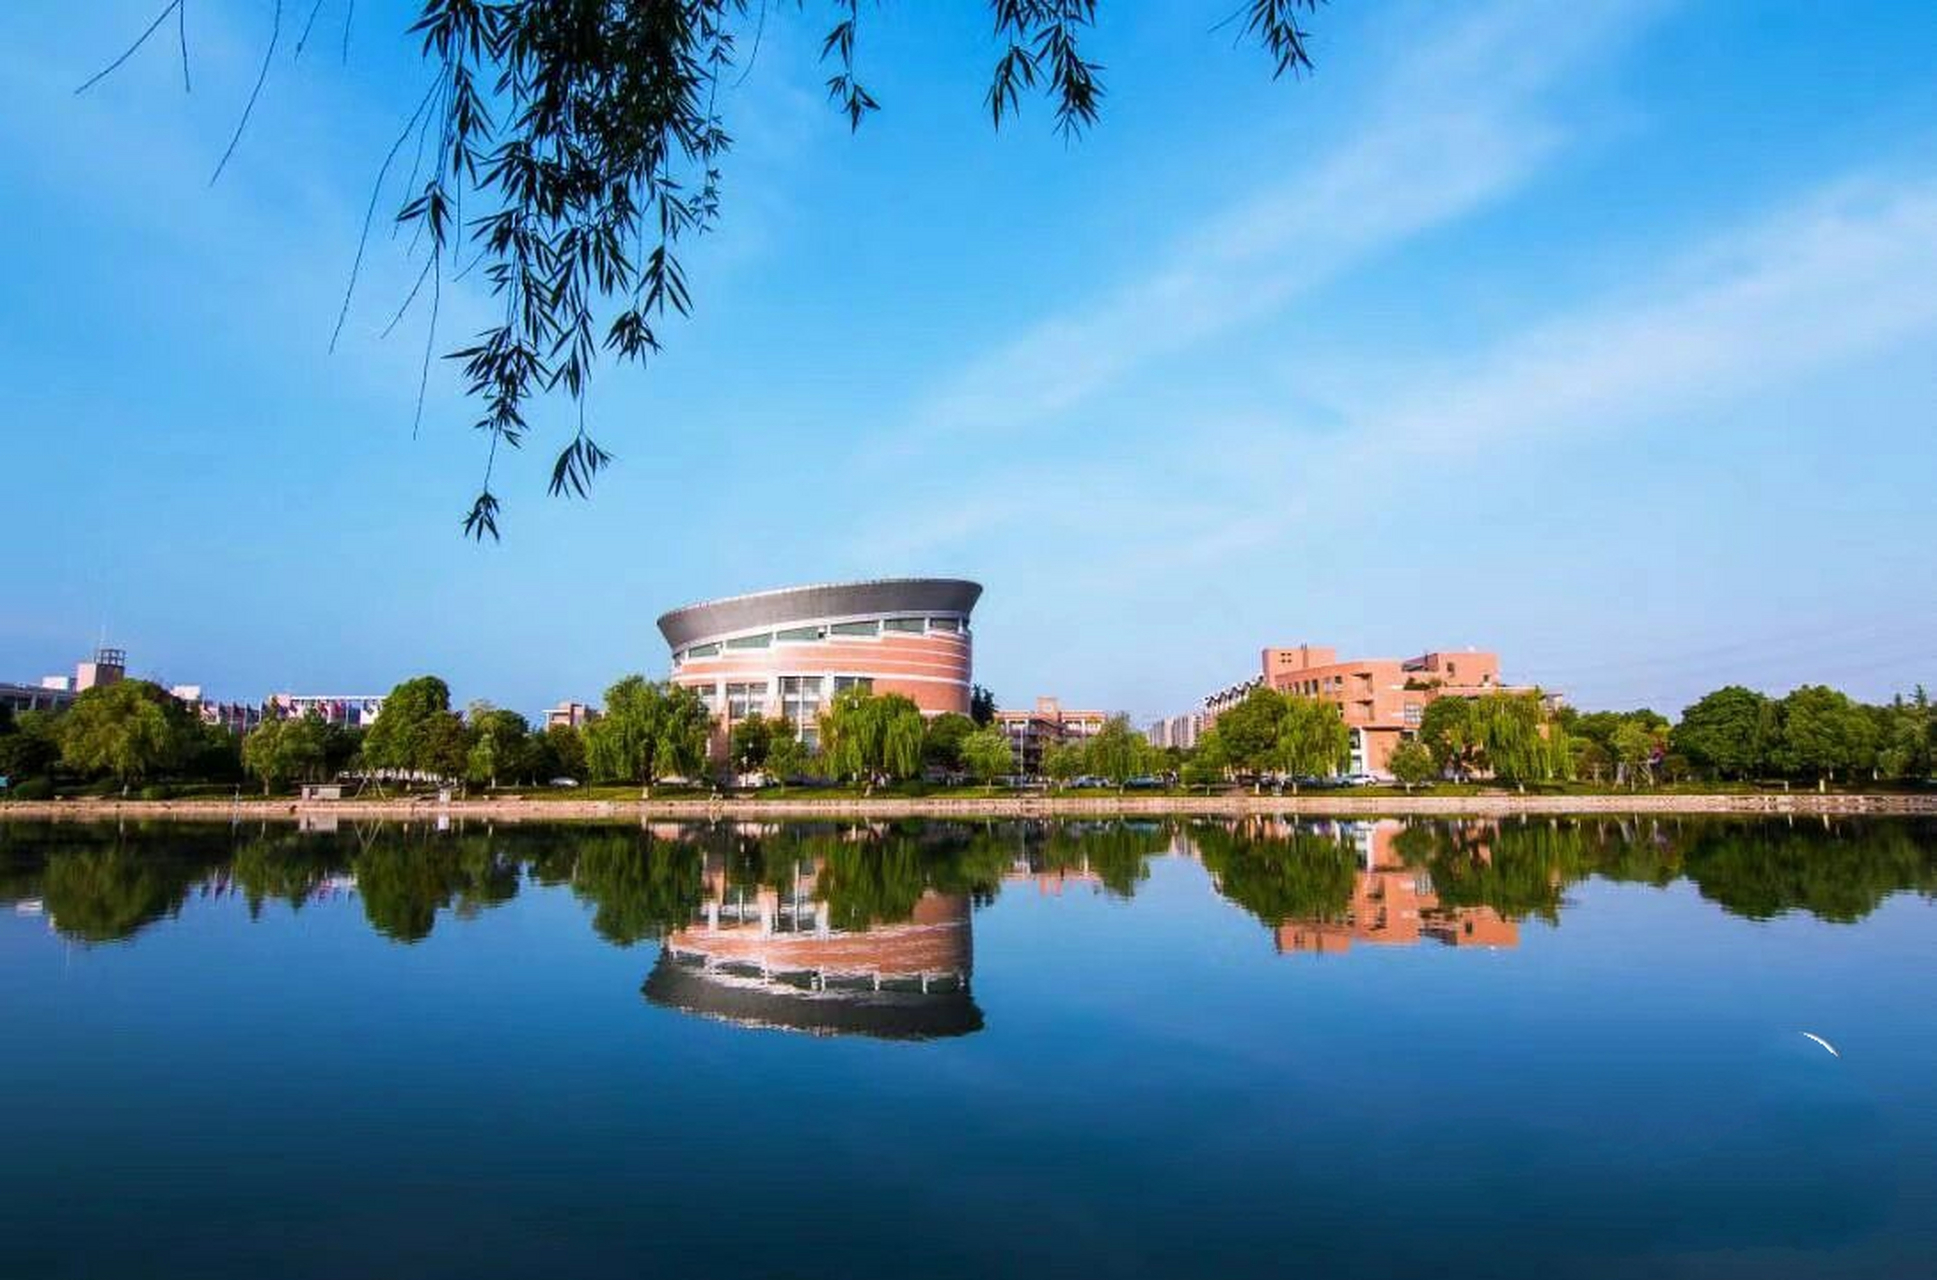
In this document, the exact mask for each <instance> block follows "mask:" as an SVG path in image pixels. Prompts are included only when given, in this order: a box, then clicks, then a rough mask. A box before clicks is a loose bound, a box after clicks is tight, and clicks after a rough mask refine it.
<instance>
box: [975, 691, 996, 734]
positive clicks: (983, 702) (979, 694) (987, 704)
mask: <svg viewBox="0 0 1937 1280" xmlns="http://www.w3.org/2000/svg"><path fill="white" fill-rule="evenodd" d="M969 719H971V720H973V721H975V723H976V724H979V725H983V726H987V725H991V724H994V723H995V694H993V693H991V692H990V691H989V690H987V689H984V688H983V687H982V686H981V685H979V684H978V685H974V686H971V687H970V689H969Z"/></svg>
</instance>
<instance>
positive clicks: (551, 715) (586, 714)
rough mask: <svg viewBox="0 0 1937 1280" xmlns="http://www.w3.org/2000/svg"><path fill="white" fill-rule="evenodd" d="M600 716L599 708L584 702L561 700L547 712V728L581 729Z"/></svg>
mask: <svg viewBox="0 0 1937 1280" xmlns="http://www.w3.org/2000/svg"><path fill="white" fill-rule="evenodd" d="M598 718H599V712H598V708H597V707H594V706H592V705H591V704H589V703H584V702H561V703H559V704H558V705H557V706H555V707H553V708H551V709H550V710H548V711H546V712H545V727H546V728H547V729H559V728H564V729H579V728H583V727H584V726H586V725H588V724H590V723H592V721H594V720H596V719H598Z"/></svg>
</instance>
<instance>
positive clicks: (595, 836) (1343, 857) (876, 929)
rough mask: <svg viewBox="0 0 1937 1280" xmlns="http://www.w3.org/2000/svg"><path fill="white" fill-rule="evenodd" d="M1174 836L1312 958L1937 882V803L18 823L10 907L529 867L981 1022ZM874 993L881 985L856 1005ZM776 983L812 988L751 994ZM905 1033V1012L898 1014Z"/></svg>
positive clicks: (826, 976)
mask: <svg viewBox="0 0 1937 1280" xmlns="http://www.w3.org/2000/svg"><path fill="white" fill-rule="evenodd" d="M1161 854H1175V855H1181V856H1184V857H1188V858H1193V859H1195V860H1197V861H1199V862H1201V864H1202V865H1203V867H1204V868H1205V870H1206V872H1207V873H1208V875H1209V879H1210V882H1211V884H1212V885H1213V886H1214V887H1215V888H1216V890H1217V892H1219V893H1220V894H1222V895H1223V896H1224V897H1225V898H1226V899H1228V900H1229V901H1231V902H1232V903H1234V904H1236V905H1237V906H1238V907H1240V908H1242V909H1243V910H1245V911H1247V912H1249V913H1250V914H1251V915H1252V916H1254V917H1255V918H1256V919H1257V920H1258V921H1259V923H1260V924H1261V925H1263V926H1264V928H1265V929H1266V930H1268V931H1269V936H1270V937H1271V939H1272V940H1273V941H1274V942H1275V944H1276V946H1277V947H1278V949H1279V950H1281V951H1285V952H1290V953H1306V954H1327V953H1334V952H1339V951H1344V950H1346V949H1348V948H1350V947H1351V946H1353V945H1354V944H1360V945H1412V944H1416V943H1420V942H1425V941H1436V942H1440V943H1446V944H1450V945H1454V946H1470V945H1481V946H1494V947H1512V946H1516V945H1518V944H1519V942H1520V941H1521V926H1522V925H1523V924H1524V923H1525V922H1527V921H1529V920H1539V921H1545V922H1547V923H1549V924H1559V923H1560V922H1561V919H1562V916H1563V914H1564V912H1565V910H1566V903H1567V898H1566V894H1567V891H1568V890H1569V888H1570V887H1571V886H1573V885H1576V884H1578V883H1580V882H1582V881H1583V880H1587V879H1589V878H1599V879H1603V880H1609V881H1619V882H1638V883H1643V884H1650V885H1656V886H1665V885H1669V884H1672V883H1674V882H1676V881H1677V880H1687V881H1689V882H1691V883H1692V884H1693V885H1694V886H1695V888H1696V889H1697V890H1698V891H1699V892H1700V894H1701V895H1702V896H1703V897H1704V898H1706V899H1708V900H1709V901H1711V902H1713V903H1715V904H1717V905H1718V906H1719V907H1720V908H1721V909H1722V910H1724V911H1726V912H1728V913H1730V914H1733V915H1738V916H1744V917H1748V918H1751V919H1758V920H1760V919H1768V918H1771V917H1774V916H1778V915H1781V914H1784V913H1786V912H1793V911H1803V912H1808V913H1810V914H1811V915H1813V916H1815V917H1817V918H1819V919H1822V920H1825V921H1832V922H1853V921H1857V920H1861V919H1862V918H1864V917H1865V916H1867V915H1868V914H1869V913H1870V912H1872V911H1874V910H1875V909H1876V908H1877V907H1878V906H1879V905H1880V904H1881V903H1882V902H1883V901H1884V900H1885V899H1886V898H1887V897H1889V896H1890V895H1891V894H1893V893H1899V892H1906V891H1908V892H1916V893H1921V894H1925V895H1929V894H1931V893H1932V892H1933V891H1934V890H1937V823H1932V822H1931V821H1929V820H1924V819H1896V820H1868V821H1865V820H1852V819H1844V820H1814V819H1810V820H1796V821H1787V822H1785V821H1745V820H1723V819H1691V818H1629V819H1617V818H1607V819H1592V820H1562V819H1545V818H1543V819H1538V820H1510V821H1504V822H1492V821H1486V822H1482V821H1405V822H1400V821H1392V820H1386V821H1376V822H1357V821H1352V822H1348V821H1323V820H1310V819H1298V820H1289V819H1275V818H1248V819H1243V820H1239V821H1210V820H1201V819H1200V820H1190V821H1180V822H1158V821H1150V822H1091V823H1029V822H890V823H856V822H839V823H836V822H828V823H812V824H748V823H715V824H661V825H647V826H641V827H622V826H570V825H562V824H560V825H543V824H534V825H517V826H496V827H493V826H489V825H481V824H463V823H459V824H456V825H455V826H453V827H452V828H451V829H448V830H439V829H437V828H434V827H432V826H428V825H424V824H358V823H351V822H343V823H339V824H337V825H336V826H335V827H334V828H333V829H327V830H303V829H300V828H297V827H295V826H288V825H266V826H258V827H248V828H243V827H207V826H187V825H171V824H123V825H115V824H88V823H58V824H27V823H0V902H4V903H11V904H15V907H16V909H17V910H20V911H23V912H24V911H27V910H32V909H37V910H39V911H41V912H42V913H44V915H45V917H46V919H47V921H48V922H49V925H50V927H52V928H53V929H54V930H55V931H56V932H58V933H59V934H60V935H61V936H62V937H64V938H67V939H69V940H72V941H74V942H79V943H87V944H94V943H107V942H115V941H120V940H124V939H128V938H132V937H135V936H137V935H138V934H139V933H141V932H142V931H143V930H145V929H148V928H150V927H153V926H155V925H156V924H157V923H159V922H162V921H165V920H168V919H171V918H173V917H174V916H176V915H177V914H179V913H180V912H181V911H182V910H183V909H184V907H185V906H186V905H187V904H189V903H190V902H191V901H196V900H200V899H213V898H227V897H234V898H239V899H240V900H241V901H242V902H243V903H244V904H246V906H247V909H248V911H249V912H250V913H251V914H252V915H260V914H261V913H262V912H264V911H265V910H267V909H268V908H270V907H272V906H279V907H284V908H287V909H289V910H296V911H300V910H302V909H304V908H305V907H306V906H307V905H309V904H312V903H315V902H318V901H324V900H330V899H347V898H350V897H354V898H355V900H356V901H357V902H358V903H359V904H360V907H361V910H362V912H363V915H364V917H365V919H366V920H367V921H368V923H369V925H370V927H371V928H372V929H374V930H375V931H376V932H378V933H380V934H382V935H383V936H384V937H387V938H390V939H393V940H395V941H397V942H400V943H416V942H420V941H422V940H423V939H425V938H428V937H430V936H431V935H432V933H433V932H434V931H435V930H436V929H437V928H438V927H440V924H441V922H443V921H445V920H458V921H462V920H465V919H468V918H471V917H474V916H476V915H477V914H479V913H481V912H485V911H489V910H491V909H492V908H493V907H496V906H498V905H499V904H502V903H505V902H508V901H510V900H512V899H513V898H515V897H516V896H517V895H518V894H519V893H520V892H521V890H523V889H524V888H525V887H526V886H529V885H538V886H562V887H565V888H567V889H568V890H569V892H571V893H572V894H573V895H574V896H575V897H577V898H578V899H579V900H580V901H581V902H583V903H584V904H585V905H586V907H587V909H588V913H589V918H590V924H591V927H592V928H593V929H594V930H595V931H596V932H597V934H598V936H599V937H601V938H603V939H605V940H606V941H608V942H610V943H612V944H614V945H617V946H632V945H635V944H639V943H650V942H662V941H663V943H664V944H665V945H664V946H663V948H662V955H661V957H660V959H659V961H658V963H657V965H656V966H655V968H654V970H653V973H652V977H651V978H650V979H649V980H648V983H647V994H648V996H649V997H650V998H652V999H653V1000H655V1001H656V1002H659V1003H663V1004H666V1005H669V1006H673V1007H678V1008H687V1009H692V1010H693V1011H695V1012H704V1013H716V1014H718V1016H722V1017H735V1018H739V1019H740V1020H743V1021H749V1022H761V1021H763V1020H764V1021H770V1022H772V1023H774V1024H775V1025H793V1024H794V1022H795V1021H801V1022H811V1021H812V1019H811V1018H807V1017H806V1016H805V1015H804V1014H801V1015H799V1016H796V1015H795V1014H785V1015H783V1013H782V1012H781V1011H782V1010H798V1009H800V1008H801V1007H803V1006H804V1005H806V1004H810V1003H817V1004H818V1006H819V1007H820V1008H821V1012H827V1011H828V1010H831V1009H832V1007H833V1006H834V1005H836V1004H842V1005H845V1006H849V1007H861V1006H866V1005H868V1004H869V1003H870V1001H872V1000H874V998H875V997H876V996H877V995H879V996H880V997H881V999H880V1001H879V1002H878V1003H880V1004H881V1005H882V1006H883V1007H886V1006H889V1005H895V1004H909V1003H913V1004H920V1003H922V1001H912V1002H911V1001H902V1000H900V997H901V996H904V995H907V994H908V993H909V992H913V993H914V994H915V995H917V996H923V997H926V996H930V995H932V996H934V997H937V1001H936V1004H937V1007H939V1005H940V1003H941V1002H940V1001H939V997H942V996H948V997H949V1003H950V1011H949V1013H948V1018H949V1019H952V1020H953V1021H949V1022H946V1023H945V1024H939V1023H938V1025H946V1026H951V1027H960V1028H961V1029H963V1030H973V1029H974V1026H975V1025H978V1024H979V1019H980V1014H979V1012H976V1010H975V1006H974V1004H973V1002H972V1000H971V999H970V998H969V994H968V993H969V986H970V982H969V977H970V970H971V968H972V965H971V955H972V950H973V949H972V946H971V943H970V932H971V926H970V920H971V918H972V912H973V908H974V907H975V906H976V905H977V904H979V903H983V902H986V901H989V900H991V899H992V898H993V897H994V896H995V895H996V894H998V893H1000V892H1001V891H1002V889H1003V887H1004V886H1005V885H1012V886H1013V885H1017V884H1020V883H1025V882H1027V883H1033V884H1035V885H1037V886H1038V887H1039V888H1043V889H1048V890H1054V891H1062V890H1065V889H1068V888H1071V887H1073V886H1079V887H1083V888H1087V889H1089V890H1092V891H1094V892H1098V893H1103V894H1108V895H1112V896H1118V897H1130V896H1132V895H1134V894H1135V893H1136V892H1137V890H1138V887H1139V886H1140V885H1141V884H1142V882H1143V881H1144V879H1145V878H1146V877H1147V876H1148V875H1149V873H1150V865H1151V860H1152V858H1153V857H1155V856H1158V855H1161ZM36 904H37V905H36ZM755 974H757V975H758V978H757V981H756V979H755V977H754V975H755ZM709 983H710V984H711V986H710V987H709V986H707V984H709ZM714 987H717V988H718V991H714V990H713V989H712V988H714ZM863 989H865V994H866V995H867V996H868V999H865V1000H864V999H859V998H855V997H858V996H859V995H860V994H863ZM728 993H730V994H731V997H732V998H731V1000H728V999H727V994H728ZM756 994H758V995H760V996H761V997H762V998H763V999H764V998H766V997H769V996H771V997H773V998H774V999H775V1000H779V999H787V1000H793V1001H794V1003H793V1004H787V1005H773V1006H772V1007H769V1006H768V1005H767V1004H761V1005H759V1007H758V1008H756V1009H754V1010H753V1011H752V1012H744V1011H743V1012H740V1013H736V1012H733V1010H735V1009H741V1007H742V1006H745V1005H748V1004H749V1002H750V1001H752V999H753V996H754V995H756ZM702 996H704V997H706V998H704V999H703V998H701V997H702ZM809 996H811V997H813V999H812V1000H809V999H808V998H807V997H809ZM891 996H892V997H895V999H888V997H891ZM836 997H839V998H838V999H837V998H836ZM709 1000H711V1001H712V1002H713V1003H711V1004H709V1003H708V1001H709ZM840 1016H842V1017H845V1016H847V1015H846V1014H842V1015H840ZM790 1019H792V1021H790ZM897 1025H899V1024H897V1023H895V1022H894V1021H893V1019H888V1020H886V1021H885V1022H884V1026H888V1027H889V1028H891V1029H890V1030H888V1031H885V1032H883V1033H884V1034H895V1033H896V1032H895V1031H893V1030H892V1028H893V1027H894V1026H897ZM946 1033H948V1032H945V1031H942V1030H937V1031H935V1032H934V1034H946ZM957 1033H959V1032H957Z"/></svg>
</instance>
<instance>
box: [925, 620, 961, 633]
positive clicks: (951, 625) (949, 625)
mask: <svg viewBox="0 0 1937 1280" xmlns="http://www.w3.org/2000/svg"><path fill="white" fill-rule="evenodd" d="M928 629H929V630H930V631H960V630H961V629H962V624H961V623H959V622H957V621H956V620H955V619H954V618H930V619H929V620H928Z"/></svg>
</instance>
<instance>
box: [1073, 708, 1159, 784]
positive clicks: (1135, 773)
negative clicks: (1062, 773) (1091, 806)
mask: <svg viewBox="0 0 1937 1280" xmlns="http://www.w3.org/2000/svg"><path fill="white" fill-rule="evenodd" d="M1155 755H1156V748H1155V747H1153V746H1151V745H1150V740H1149V739H1148V738H1146V737H1144V736H1143V735H1142V734H1141V733H1138V732H1137V731H1136V730H1135V729H1134V728H1132V727H1131V725H1130V717H1129V716H1126V715H1114V716H1111V717H1110V718H1109V719H1107V720H1105V721H1104V722H1103V727H1102V728H1101V729H1098V730H1097V731H1096V733H1095V734H1094V735H1093V736H1092V737H1091V738H1090V740H1089V743H1088V745H1087V746H1085V747H1084V749H1083V756H1084V762H1085V767H1086V768H1087V769H1088V771H1089V772H1091V773H1094V774H1096V775H1097V776H1098V777H1101V778H1107V779H1109V781H1111V782H1112V783H1114V784H1115V785H1116V788H1117V790H1119V791H1121V790H1122V789H1123V784H1124V783H1126V782H1128V781H1130V779H1132V778H1135V777H1140V776H1142V775H1143V774H1145V773H1147V772H1149V771H1150V770H1151V769H1152V768H1153V767H1154V766H1155V760H1154V757H1155Z"/></svg>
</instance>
